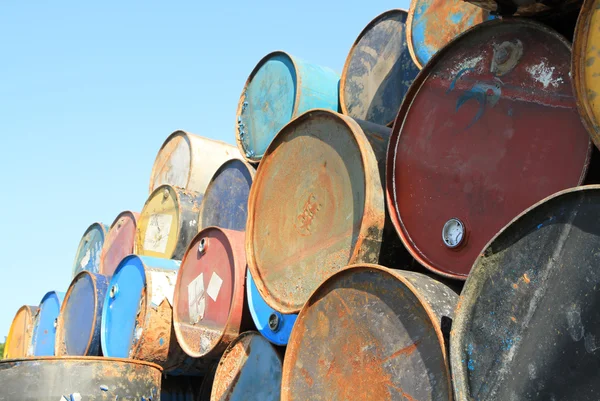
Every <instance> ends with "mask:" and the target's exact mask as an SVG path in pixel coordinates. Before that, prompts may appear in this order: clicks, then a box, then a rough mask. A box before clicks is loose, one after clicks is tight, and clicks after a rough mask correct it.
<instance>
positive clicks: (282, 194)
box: [246, 110, 390, 313]
mask: <svg viewBox="0 0 600 401" xmlns="http://www.w3.org/2000/svg"><path fill="white" fill-rule="evenodd" d="M389 134H390V130H389V129H388V128H386V127H383V126H380V125H375V124H372V123H366V122H357V121H355V120H354V119H352V118H350V117H347V116H344V115H342V114H338V113H335V112H332V111H328V110H313V111H309V112H307V113H305V114H303V115H301V116H300V117H298V118H297V119H295V120H293V121H292V122H291V123H290V124H288V125H287V126H286V127H284V128H283V129H282V130H281V132H280V133H279V134H278V135H277V136H276V137H275V139H274V140H273V143H272V144H271V146H270V147H269V149H268V150H267V152H266V153H265V156H264V157H263V159H262V161H261V165H260V168H259V169H258V171H257V174H256V177H255V180H254V184H253V185H252V189H251V190H250V198H249V205H248V224H247V227H246V230H247V236H246V256H247V257H248V267H249V268H250V270H251V271H252V277H253V278H254V281H255V283H256V286H257V288H258V290H259V292H260V294H261V295H262V296H263V298H264V299H265V301H266V302H267V304H268V305H269V306H271V307H272V308H274V309H275V310H277V311H278V312H281V313H297V312H298V311H299V310H300V308H301V307H302V305H304V303H305V302H306V300H307V299H308V297H309V295H310V293H311V292H312V291H313V290H314V289H315V288H317V286H318V285H319V284H320V283H321V282H322V281H323V280H324V279H326V278H327V277H328V276H330V275H331V274H332V273H334V272H335V271H337V270H339V269H341V268H342V267H344V266H346V265H348V264H349V263H355V262H369V263H371V262H377V261H378V258H379V253H380V248H381V240H382V233H383V226H384V223H385V207H384V193H383V188H382V182H383V174H384V170H385V168H384V167H385V150H386V146H387V143H388V139H389Z"/></svg>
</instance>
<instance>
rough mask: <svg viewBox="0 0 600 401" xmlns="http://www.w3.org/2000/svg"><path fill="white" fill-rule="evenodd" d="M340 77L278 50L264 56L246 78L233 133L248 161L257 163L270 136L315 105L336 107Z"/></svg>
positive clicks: (316, 106) (324, 68)
mask: <svg viewBox="0 0 600 401" xmlns="http://www.w3.org/2000/svg"><path fill="white" fill-rule="evenodd" d="M339 81H340V77H339V75H338V74H337V73H336V72H334V71H333V70H331V69H329V68H326V67H321V66H318V65H315V64H309V63H307V62H305V61H303V60H301V59H298V58H296V57H292V56H291V55H289V54H287V53H284V52H281V51H277V52H273V53H269V54H268V55H266V56H265V57H264V58H263V59H262V60H260V62H259V63H258V64H257V66H256V67H255V68H254V70H253V71H252V73H251V74H250V77H249V78H248V80H247V81H246V85H245V86H244V90H243V92H242V95H241V96H240V100H239V103H238V109H237V114H236V121H235V127H236V128H235V132H236V140H237V144H238V148H239V149H240V151H241V153H242V155H243V156H244V157H245V158H246V160H248V161H249V162H259V161H260V159H261V158H262V156H263V154H264V153H265V151H266V150H267V147H268V146H269V144H270V143H271V141H272V140H273V137H275V135H276V134H277V133H278V132H279V130H280V129H281V128H283V126H285V125H286V124H287V123H288V122H289V121H290V120H292V119H294V118H296V117H297V116H299V115H300V114H302V113H304V112H306V111H308V110H311V109H316V108H323V109H329V110H335V111H337V110H338V107H339V100H338V97H339V96H338V85H339Z"/></svg>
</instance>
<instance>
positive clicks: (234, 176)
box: [198, 159, 256, 231]
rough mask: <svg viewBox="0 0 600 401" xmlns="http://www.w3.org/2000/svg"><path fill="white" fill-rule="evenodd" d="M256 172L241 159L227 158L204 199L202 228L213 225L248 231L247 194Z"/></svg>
mask: <svg viewBox="0 0 600 401" xmlns="http://www.w3.org/2000/svg"><path fill="white" fill-rule="evenodd" d="M255 171H256V170H255V169H254V167H252V166H251V165H250V164H248V163H246V162H244V161H242V160H238V159H232V160H228V161H226V162H225V163H223V165H222V166H221V167H219V169H218V170H217V172H216V173H215V175H214V176H213V177H212V179H211V180H210V183H209V184H208V187H207V188H206V192H205V193H204V198H203V199H202V205H201V206H200V217H199V218H198V228H199V230H202V229H204V228H206V227H211V226H215V227H221V228H226V229H228V230H238V231H245V230H246V220H247V219H248V194H249V193H250V187H251V186H252V181H254V175H255Z"/></svg>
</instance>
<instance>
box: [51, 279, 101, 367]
mask: <svg viewBox="0 0 600 401" xmlns="http://www.w3.org/2000/svg"><path fill="white" fill-rule="evenodd" d="M107 288H108V277H106V276H103V275H101V274H95V273H91V272H88V271H82V272H81V273H79V274H78V275H77V276H75V278H74V279H73V281H72V282H71V285H70V286H69V289H68V291H67V295H66V296H65V300H64V302H63V304H62V307H61V310H60V315H59V317H58V327H57V330H56V344H55V354H56V355H57V356H64V355H72V356H98V355H100V323H101V321H102V306H103V305H104V298H105V297H106V290H107Z"/></svg>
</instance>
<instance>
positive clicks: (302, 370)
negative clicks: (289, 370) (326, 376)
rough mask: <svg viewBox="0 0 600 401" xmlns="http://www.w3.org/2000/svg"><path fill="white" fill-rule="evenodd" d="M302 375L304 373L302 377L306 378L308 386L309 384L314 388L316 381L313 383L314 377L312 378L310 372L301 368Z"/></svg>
mask: <svg viewBox="0 0 600 401" xmlns="http://www.w3.org/2000/svg"><path fill="white" fill-rule="evenodd" d="M300 373H302V376H303V377H304V380H305V381H306V384H308V385H309V386H310V387H312V385H313V382H314V381H313V379H312V377H310V374H309V373H308V370H306V369H304V368H300Z"/></svg>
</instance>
